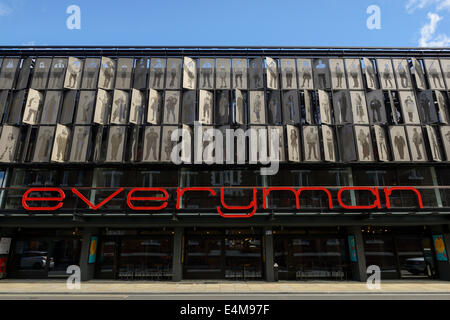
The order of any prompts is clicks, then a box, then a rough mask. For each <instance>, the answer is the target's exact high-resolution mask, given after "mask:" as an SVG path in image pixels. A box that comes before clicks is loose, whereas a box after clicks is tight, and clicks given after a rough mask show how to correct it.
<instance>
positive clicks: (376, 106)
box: [370, 98, 382, 122]
mask: <svg viewBox="0 0 450 320" xmlns="http://www.w3.org/2000/svg"><path fill="white" fill-rule="evenodd" d="M370 108H371V109H372V119H373V122H380V121H381V120H382V119H381V101H380V100H378V98H374V99H372V101H370Z"/></svg>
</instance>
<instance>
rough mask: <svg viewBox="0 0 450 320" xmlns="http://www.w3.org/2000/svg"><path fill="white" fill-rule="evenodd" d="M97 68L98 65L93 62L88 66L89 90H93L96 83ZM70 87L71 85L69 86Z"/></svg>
mask: <svg viewBox="0 0 450 320" xmlns="http://www.w3.org/2000/svg"><path fill="white" fill-rule="evenodd" d="M97 68H98V65H97V63H96V62H95V61H91V62H90V63H89V64H88V66H87V72H86V76H87V85H86V87H87V88H92V87H93V86H92V82H93V81H94V77H95V73H96V72H97ZM69 83H70V79H69ZM69 86H70V85H69Z"/></svg>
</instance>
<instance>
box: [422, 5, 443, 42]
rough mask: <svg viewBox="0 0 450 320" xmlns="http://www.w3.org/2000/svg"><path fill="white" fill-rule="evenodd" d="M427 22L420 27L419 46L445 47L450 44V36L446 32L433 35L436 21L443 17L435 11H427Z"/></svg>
mask: <svg viewBox="0 0 450 320" xmlns="http://www.w3.org/2000/svg"><path fill="white" fill-rule="evenodd" d="M428 19H429V22H428V23H427V24H425V25H424V26H423V27H422V29H420V39H419V46H420V47H447V46H449V45H450V37H448V36H447V35H446V34H438V35H435V33H436V29H437V25H438V22H439V21H441V20H442V19H443V18H442V17H441V16H439V15H438V14H437V13H433V12H428Z"/></svg>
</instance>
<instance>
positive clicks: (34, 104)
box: [26, 95, 40, 123]
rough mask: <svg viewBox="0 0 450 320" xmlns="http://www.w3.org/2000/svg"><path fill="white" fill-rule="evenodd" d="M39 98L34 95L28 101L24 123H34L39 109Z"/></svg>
mask: <svg viewBox="0 0 450 320" xmlns="http://www.w3.org/2000/svg"><path fill="white" fill-rule="evenodd" d="M39 104H40V98H39V97H38V96H36V95H33V96H32V97H31V99H30V100H29V101H28V105H27V110H28V114H27V118H26V121H30V122H31V123H36V120H37V113H38V109H39Z"/></svg>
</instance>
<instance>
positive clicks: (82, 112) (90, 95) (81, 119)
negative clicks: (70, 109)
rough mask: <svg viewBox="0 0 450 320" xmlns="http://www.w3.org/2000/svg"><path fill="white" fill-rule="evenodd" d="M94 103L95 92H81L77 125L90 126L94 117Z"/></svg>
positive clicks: (76, 118)
mask: <svg viewBox="0 0 450 320" xmlns="http://www.w3.org/2000/svg"><path fill="white" fill-rule="evenodd" d="M94 103H95V92H94V91H80V97H79V100H78V107H77V115H76V117H75V123H77V124H90V122H91V121H92V115H93V113H94Z"/></svg>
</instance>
